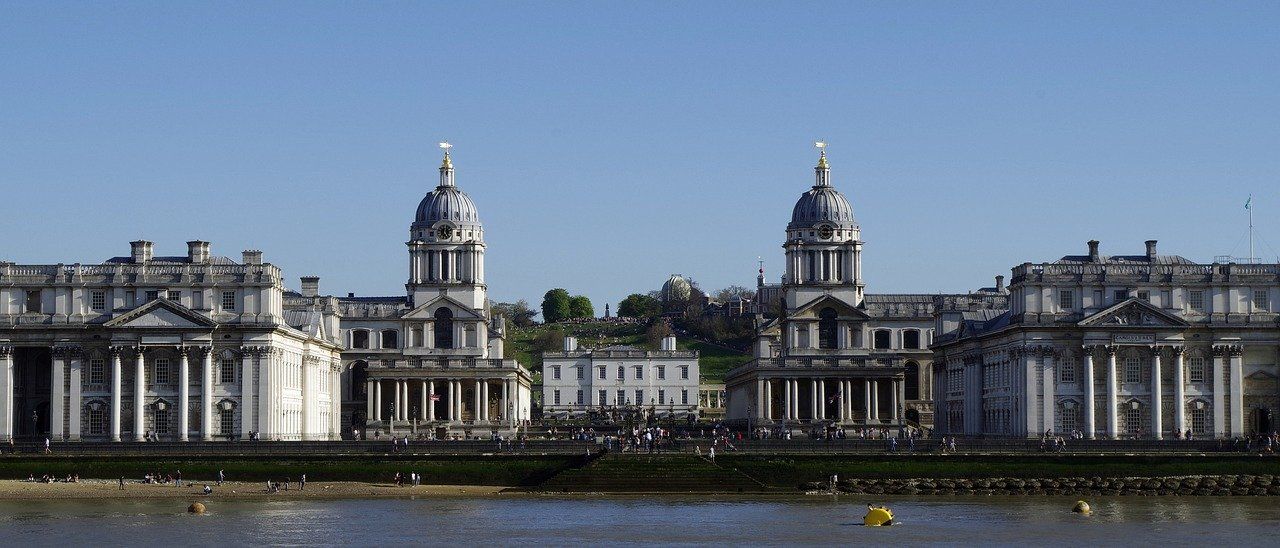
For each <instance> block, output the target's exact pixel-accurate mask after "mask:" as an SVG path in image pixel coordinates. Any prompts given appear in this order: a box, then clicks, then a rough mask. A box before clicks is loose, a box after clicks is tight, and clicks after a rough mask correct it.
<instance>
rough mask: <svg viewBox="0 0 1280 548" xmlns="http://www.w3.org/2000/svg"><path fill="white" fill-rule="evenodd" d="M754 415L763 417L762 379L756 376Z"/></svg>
mask: <svg viewBox="0 0 1280 548" xmlns="http://www.w3.org/2000/svg"><path fill="white" fill-rule="evenodd" d="M756 417H757V418H760V419H764V418H765V417H764V379H763V378H760V377H756Z"/></svg>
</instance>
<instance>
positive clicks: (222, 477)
mask: <svg viewBox="0 0 1280 548" xmlns="http://www.w3.org/2000/svg"><path fill="white" fill-rule="evenodd" d="M226 478H227V476H226V474H225V473H223V471H222V470H218V487H222V482H223V481H225V480H226Z"/></svg>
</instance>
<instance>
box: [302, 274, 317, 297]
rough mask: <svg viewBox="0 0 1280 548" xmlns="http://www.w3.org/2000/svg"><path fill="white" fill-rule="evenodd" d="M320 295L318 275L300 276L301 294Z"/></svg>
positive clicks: (307, 295)
mask: <svg viewBox="0 0 1280 548" xmlns="http://www.w3.org/2000/svg"><path fill="white" fill-rule="evenodd" d="M319 295H320V277H319V276H303V277H302V296H303V297H317V296H319Z"/></svg>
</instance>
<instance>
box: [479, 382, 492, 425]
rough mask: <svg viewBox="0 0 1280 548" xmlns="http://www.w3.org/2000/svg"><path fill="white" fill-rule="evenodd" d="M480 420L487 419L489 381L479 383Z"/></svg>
mask: <svg viewBox="0 0 1280 548" xmlns="http://www.w3.org/2000/svg"><path fill="white" fill-rule="evenodd" d="M480 419H481V420H486V421H487V420H490V419H489V380H488V379H485V380H482V381H480Z"/></svg>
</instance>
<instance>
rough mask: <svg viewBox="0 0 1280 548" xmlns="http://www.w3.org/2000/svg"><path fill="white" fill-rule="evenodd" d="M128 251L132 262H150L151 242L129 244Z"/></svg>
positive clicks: (141, 241) (142, 241)
mask: <svg viewBox="0 0 1280 548" xmlns="http://www.w3.org/2000/svg"><path fill="white" fill-rule="evenodd" d="M129 249H130V250H131V251H132V255H133V262H135V263H145V262H147V261H150V260H151V257H152V252H151V249H152V248H151V242H148V241H146V240H138V241H134V242H129Z"/></svg>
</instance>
